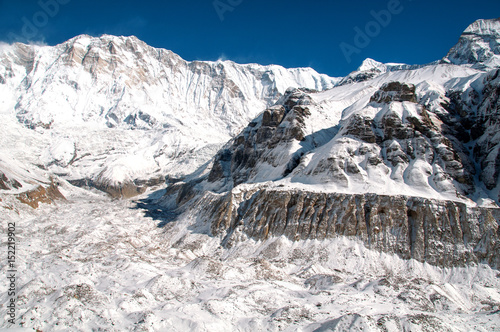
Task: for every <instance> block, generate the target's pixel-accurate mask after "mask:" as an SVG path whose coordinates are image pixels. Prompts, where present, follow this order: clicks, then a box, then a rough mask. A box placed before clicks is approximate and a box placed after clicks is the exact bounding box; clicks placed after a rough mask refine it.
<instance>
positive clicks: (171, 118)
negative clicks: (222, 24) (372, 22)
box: [0, 35, 339, 183]
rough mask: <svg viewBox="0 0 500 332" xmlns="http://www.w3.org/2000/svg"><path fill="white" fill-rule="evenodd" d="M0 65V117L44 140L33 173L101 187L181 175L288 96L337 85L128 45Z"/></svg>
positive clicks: (124, 41) (299, 72)
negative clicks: (291, 91) (38, 168)
mask: <svg viewBox="0 0 500 332" xmlns="http://www.w3.org/2000/svg"><path fill="white" fill-rule="evenodd" d="M0 59H1V61H0V81H5V83H4V84H0V95H1V96H2V98H0V99H1V100H0V113H2V114H8V115H9V116H11V117H17V118H18V120H19V121H20V122H21V123H24V124H25V125H26V126H27V127H31V128H36V130H37V131H38V132H40V133H42V134H44V135H46V136H47V139H48V142H47V143H48V144H47V145H46V146H45V147H44V148H43V149H44V151H38V152H37V153H39V154H40V155H41V156H42V158H41V160H40V161H41V164H43V166H44V167H46V168H47V169H49V170H51V171H52V172H54V173H58V174H61V176H62V174H64V177H65V178H66V179H69V180H71V179H73V180H78V179H91V180H102V181H105V182H107V183H121V182H122V181H126V180H127V179H134V180H135V179H139V180H144V179H146V180H147V179H148V178H151V177H155V176H158V174H157V173H161V174H163V175H165V174H169V175H171V176H174V177H176V176H182V175H186V174H189V173H191V172H193V171H194V170H196V168H197V167H199V166H200V165H202V164H203V163H205V162H207V161H208V160H209V159H210V157H211V156H212V155H213V154H214V153H215V152H216V151H217V149H218V148H219V147H220V146H221V145H222V144H224V143H225V142H226V141H227V140H229V139H230V138H231V137H232V136H234V135H235V134H237V133H238V132H239V131H240V130H241V129H242V128H243V127H244V126H245V125H246V124H247V123H248V122H249V121H250V120H251V119H253V118H254V117H255V116H257V115H258V114H259V113H260V112H262V110H263V109H265V108H266V107H267V106H269V105H271V104H273V103H274V102H275V101H276V100H277V99H278V98H279V97H280V96H281V94H283V93H284V92H285V90H286V89H287V88H289V87H304V88H308V89H315V90H324V89H328V88H331V87H333V86H334V85H335V84H336V83H337V82H338V80H339V79H337V78H331V77H328V76H327V75H324V74H318V73H317V72H316V71H314V70H313V69H311V68H295V69H285V68H283V67H281V66H277V65H270V66H262V65H258V64H244V65H240V64H236V63H234V62H232V61H215V62H214V61H212V62H210V61H208V62H207V61H205V62H203V61H192V62H188V61H185V60H183V59H181V58H180V57H179V56H178V55H176V54H174V53H173V52H171V51H168V50H165V49H156V48H153V47H151V46H148V45H147V44H145V43H144V42H142V41H140V40H139V39H137V38H136V37H133V36H132V37H116V36H109V35H103V36H101V37H99V38H97V37H90V36H87V35H82V36H78V37H75V38H73V39H70V40H69V41H67V42H65V43H62V44H60V45H57V46H36V45H24V44H13V45H5V44H4V45H2V47H1V48H0ZM49 128H50V129H49ZM49 133H50V134H49ZM49 136H50V137H49ZM2 148H3V147H2ZM7 148H8V147H7ZM145 150H147V151H145ZM120 160H122V161H125V160H137V162H138V164H139V165H138V166H137V167H136V166H134V169H127V165H130V163H127V165H125V167H123V166H124V163H123V162H122V161H120ZM112 168H117V169H116V170H113V169H112ZM104 177H106V178H104Z"/></svg>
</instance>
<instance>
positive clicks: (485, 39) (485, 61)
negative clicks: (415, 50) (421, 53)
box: [443, 18, 500, 69]
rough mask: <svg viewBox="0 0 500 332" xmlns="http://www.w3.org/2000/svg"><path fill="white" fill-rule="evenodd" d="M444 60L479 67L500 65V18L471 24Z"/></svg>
mask: <svg viewBox="0 0 500 332" xmlns="http://www.w3.org/2000/svg"><path fill="white" fill-rule="evenodd" d="M443 60H444V61H445V62H451V63H453V64H456V65H471V66H472V67H474V68H477V69H486V68H497V67H499V66H500V18H497V19H487V20H484V19H481V20H477V21H475V22H474V23H472V24H471V25H469V26H468V27H467V29H465V30H464V32H463V33H462V35H461V36H460V39H459V40H458V43H457V44H456V45H455V46H453V48H452V49H451V50H450V51H449V52H448V55H447V56H446V57H445V58H444V59H443Z"/></svg>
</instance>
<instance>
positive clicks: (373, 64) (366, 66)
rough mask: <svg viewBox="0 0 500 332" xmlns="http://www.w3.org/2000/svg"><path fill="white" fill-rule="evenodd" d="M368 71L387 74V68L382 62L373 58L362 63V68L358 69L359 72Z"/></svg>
mask: <svg viewBox="0 0 500 332" xmlns="http://www.w3.org/2000/svg"><path fill="white" fill-rule="evenodd" d="M368 70H378V71H380V72H385V71H386V70H387V66H386V65H385V64H383V63H382V62H378V61H376V60H373V59H371V58H366V59H365V60H363V63H361V66H359V68H358V69H357V71H368Z"/></svg>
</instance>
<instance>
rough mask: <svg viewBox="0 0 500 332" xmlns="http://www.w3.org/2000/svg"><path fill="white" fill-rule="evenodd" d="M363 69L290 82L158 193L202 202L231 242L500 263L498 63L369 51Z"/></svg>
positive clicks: (180, 208) (181, 203)
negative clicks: (294, 243)
mask: <svg viewBox="0 0 500 332" xmlns="http://www.w3.org/2000/svg"><path fill="white" fill-rule="evenodd" d="M493 22H496V21H493ZM477 24H478V23H477V22H476V23H474V24H473V25H472V27H474V26H476V25H477ZM488 26H489V25H488ZM471 29H472V28H470V27H469V28H468V30H467V31H469V30H471ZM459 43H460V42H459ZM490 65H492V63H491V62H490ZM355 73H357V74H356V75H358V76H357V77H360V76H359V74H360V73H361V74H363V73H364V74H366V73H369V74H370V75H365V76H363V77H362V79H358V80H351V81H346V80H343V81H341V82H340V83H339V84H338V85H337V86H336V87H334V88H332V89H329V90H327V91H322V92H310V91H305V90H301V89H289V90H288V91H287V93H286V94H285V95H284V96H283V97H282V98H281V99H280V100H279V101H278V103H276V105H274V106H272V107H269V108H268V109H267V110H265V111H264V112H263V113H262V114H260V115H259V116H258V117H256V118H255V119H254V120H252V121H251V122H250V123H249V125H248V126H247V127H246V128H245V129H244V130H243V131H242V132H241V133H239V134H238V135H236V137H234V138H233V139H231V140H230V141H229V142H228V143H227V144H226V145H225V146H224V147H223V148H222V149H221V150H219V152H218V153H217V155H216V156H215V158H214V160H213V162H212V163H211V164H208V165H207V166H206V168H205V169H200V170H199V172H197V173H195V174H193V175H192V177H191V178H188V179H187V181H186V182H185V183H176V184H175V185H172V186H171V187H170V188H169V190H168V191H167V194H166V195H165V197H164V203H163V204H164V205H165V206H167V207H169V208H171V209H174V210H175V211H177V213H184V211H188V213H189V214H192V213H193V211H196V210H197V209H198V208H199V206H202V208H200V218H201V219H202V220H204V221H205V222H207V223H208V224H210V225H211V232H212V234H222V238H223V240H222V243H223V244H225V245H227V244H230V243H233V242H234V241H237V239H245V238H247V237H250V238H254V239H261V240H264V239H267V238H269V237H273V236H282V235H285V236H286V237H288V238H289V239H291V240H298V239H318V238H319V239H323V238H329V237H336V236H338V235H346V236H356V237H357V238H359V239H363V241H364V242H365V244H366V245H368V246H370V247H371V248H377V249H380V250H383V251H387V252H391V253H397V254H399V255H400V256H402V257H405V258H410V257H411V258H415V259H418V260H422V261H427V262H431V263H433V264H440V265H448V264H451V265H461V264H464V263H470V262H484V263H489V264H491V265H492V266H496V267H498V266H500V261H499V260H498V259H497V257H498V253H499V252H500V247H499V246H498V243H500V242H499V241H500V233H499V231H498V230H499V229H500V228H499V216H500V209H499V208H498V205H497V204H498V202H499V201H500V197H499V192H500V185H499V184H500V179H499V175H500V162H499V160H500V159H499V157H498V156H499V155H500V154H499V151H500V145H499V142H500V141H499V133H500V127H499V125H498V123H499V122H498V119H499V116H500V114H499V113H498V109H499V108H498V103H499V92H498V91H499V89H500V78H499V74H500V70H499V69H498V68H490V67H477V66H470V64H465V65H462V64H459V65H456V64H450V63H438V62H436V63H431V64H428V65H423V66H413V67H412V66H405V65H394V64H392V65H383V64H380V63H377V62H375V61H373V60H367V61H365V62H364V63H363V65H362V66H361V67H360V69H359V70H358V71H357V72H355ZM351 77H353V76H352V75H351ZM201 211H202V212H201ZM465 220H467V222H466V223H464V221H465ZM436 243H440V246H439V247H437V248H433V247H434V246H435V244H436Z"/></svg>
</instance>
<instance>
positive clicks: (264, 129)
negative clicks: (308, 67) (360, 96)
mask: <svg viewBox="0 0 500 332" xmlns="http://www.w3.org/2000/svg"><path fill="white" fill-rule="evenodd" d="M283 100H284V102H283V105H276V106H273V107H271V108H268V109H266V110H265V111H264V112H263V113H262V114H261V115H260V116H259V117H258V118H257V119H255V120H253V121H252V122H251V123H250V124H249V125H248V126H247V127H246V128H245V129H244V130H243V131H242V132H241V134H239V135H238V136H236V138H234V139H233V140H231V142H230V144H229V145H228V146H226V148H224V149H223V150H221V151H219V152H218V153H217V155H216V156H215V160H214V163H213V167H212V170H211V172H210V174H209V175H208V181H209V182H218V181H219V182H221V188H227V187H228V186H229V187H230V188H232V187H233V186H237V185H238V184H240V183H244V182H247V181H248V180H250V179H251V178H254V177H255V176H256V175H257V174H258V172H259V171H260V169H259V168H262V167H265V166H263V165H266V164H267V165H270V166H271V167H276V168H278V170H277V171H276V172H275V173H276V178H280V177H282V176H284V175H286V174H287V173H290V171H291V168H293V166H294V165H293V160H291V161H292V162H291V164H289V165H286V167H283V166H285V165H283V160H282V158H290V156H288V155H286V153H285V154H284V155H283V154H282V153H279V151H277V150H279V148H277V147H278V146H280V147H284V146H287V145H289V144H290V143H291V142H294V141H295V142H301V141H303V140H304V139H305V133H304V130H303V129H304V118H305V117H307V116H309V115H310V112H309V109H308V107H307V105H310V104H311V103H312V100H311V98H310V97H309V96H308V95H307V94H305V93H304V92H302V91H301V90H298V89H292V90H288V91H287V93H286V95H285V97H284V99H283ZM292 159H293V158H292ZM280 166H281V167H280ZM295 166H296V165H295Z"/></svg>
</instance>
